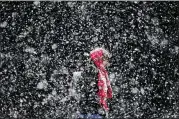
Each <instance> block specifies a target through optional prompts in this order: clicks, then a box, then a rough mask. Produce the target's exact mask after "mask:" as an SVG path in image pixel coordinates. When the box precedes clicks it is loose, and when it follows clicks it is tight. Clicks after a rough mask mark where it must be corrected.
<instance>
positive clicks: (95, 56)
mask: <svg viewBox="0 0 179 119" xmlns="http://www.w3.org/2000/svg"><path fill="white" fill-rule="evenodd" d="M90 57H91V60H92V61H93V62H94V64H95V65H96V67H97V68H98V71H99V72H98V84H97V85H98V93H97V95H98V96H99V98H100V100H99V103H100V105H101V106H102V107H103V108H104V109H105V110H109V108H108V106H107V102H106V100H107V99H108V98H112V88H111V85H110V81H109V78H108V72H107V70H106V69H105V67H104V65H103V59H102V57H103V50H102V49H99V50H95V51H93V52H91V53H90Z"/></svg>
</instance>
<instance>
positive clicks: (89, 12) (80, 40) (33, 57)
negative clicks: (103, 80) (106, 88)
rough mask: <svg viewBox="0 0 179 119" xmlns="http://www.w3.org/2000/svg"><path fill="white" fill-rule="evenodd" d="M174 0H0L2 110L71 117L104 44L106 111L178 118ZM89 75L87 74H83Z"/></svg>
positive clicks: (10, 114)
mask: <svg viewBox="0 0 179 119" xmlns="http://www.w3.org/2000/svg"><path fill="white" fill-rule="evenodd" d="M178 8H179V6H178V2H124V1H123V2H0V14H1V15H0V16H1V18H0V29H1V32H0V107H1V108H0V115H1V117H0V118H2V119H6V118H12V119H13V118H17V119H25V118H34V119H35V118H42V119H44V118H46V119H52V118H62V117H63V118H75V116H76V115H78V114H80V112H79V111H78V109H79V106H78V102H79V100H80V93H79V92H80V89H78V90H77V82H78V81H79V79H83V77H82V76H81V74H82V73H83V72H84V69H85V68H86V65H88V63H89V60H88V53H89V52H90V50H92V49H93V48H95V47H99V46H100V47H101V46H103V47H105V48H106V49H107V50H109V51H110V52H111V54H112V57H111V59H110V63H111V65H110V66H109V68H108V70H109V73H110V80H111V82H112V88H113V92H114V98H113V99H112V100H111V101H110V104H109V105H110V108H111V111H110V112H109V117H111V118H118V117H121V118H141V119H142V118H179V100H178V99H179V96H178V95H179V81H178V77H179V70H178V69H179V40H178V26H179V25H178V20H179V17H178ZM89 75H90V74H89Z"/></svg>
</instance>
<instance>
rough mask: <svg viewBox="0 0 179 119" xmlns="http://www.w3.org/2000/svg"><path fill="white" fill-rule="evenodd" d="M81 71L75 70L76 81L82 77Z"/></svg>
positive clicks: (74, 77)
mask: <svg viewBox="0 0 179 119" xmlns="http://www.w3.org/2000/svg"><path fill="white" fill-rule="evenodd" d="M81 73H82V72H80V71H78V72H73V79H74V81H78V79H79V78H80V77H81Z"/></svg>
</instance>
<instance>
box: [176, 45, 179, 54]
mask: <svg viewBox="0 0 179 119" xmlns="http://www.w3.org/2000/svg"><path fill="white" fill-rule="evenodd" d="M175 52H176V53H177V54H178V53H179V47H178V46H175Z"/></svg>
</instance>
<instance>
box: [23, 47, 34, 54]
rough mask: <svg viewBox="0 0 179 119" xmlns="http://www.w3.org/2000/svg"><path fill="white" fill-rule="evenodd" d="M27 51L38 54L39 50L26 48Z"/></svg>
mask: <svg viewBox="0 0 179 119" xmlns="http://www.w3.org/2000/svg"><path fill="white" fill-rule="evenodd" d="M25 52H29V53H32V54H37V52H36V51H35V49H34V48H26V49H25Z"/></svg>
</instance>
